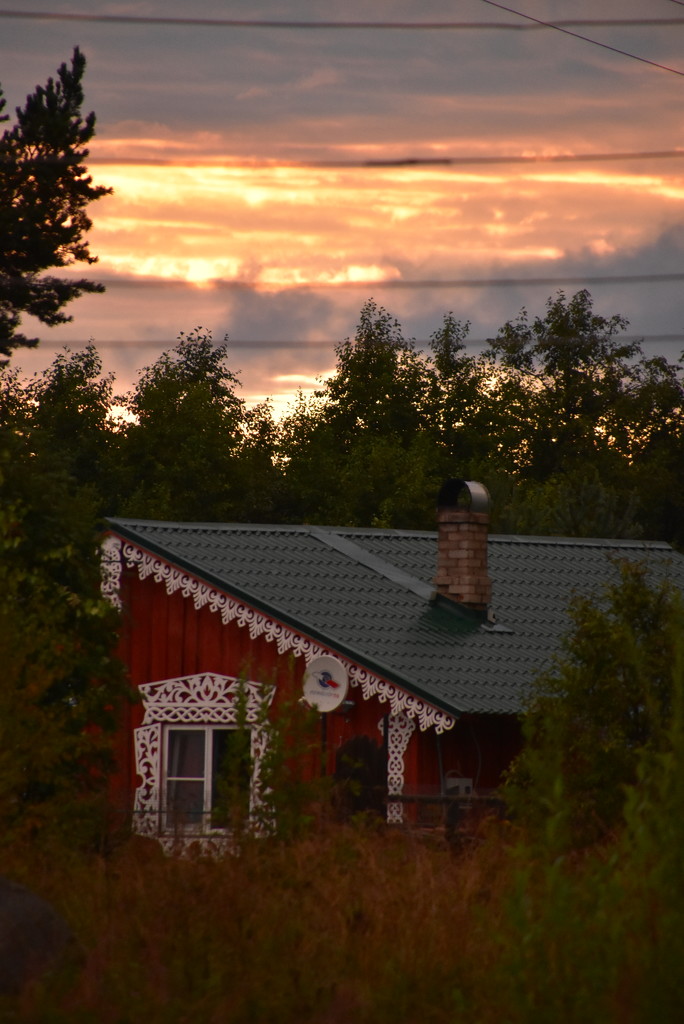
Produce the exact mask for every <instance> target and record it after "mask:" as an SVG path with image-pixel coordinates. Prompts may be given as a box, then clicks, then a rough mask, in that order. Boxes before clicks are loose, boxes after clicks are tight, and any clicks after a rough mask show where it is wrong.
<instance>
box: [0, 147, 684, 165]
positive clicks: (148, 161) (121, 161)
mask: <svg viewBox="0 0 684 1024" xmlns="http://www.w3.org/2000/svg"><path fill="white" fill-rule="evenodd" d="M681 157H684V149H655V150H637V151H634V152H626V153H554V154H550V155H547V154H543V153H541V154H518V155H509V156H454V157H449V156H445V157H398V158H396V159H387V160H275V159H264V160H254V159H249V160H226V161H222V160H220V158H218V159H217V158H212V157H206V158H204V159H199V160H198V159H191V160H184V159H182V158H177V157H176V158H174V157H170V158H165V157H116V158H109V157H105V156H100V157H88V165H91V164H107V165H108V166H110V167H128V166H140V167H209V168H211V167H214V168H216V167H220V168H221V169H227V170H232V169H236V170H249V169H250V168H254V169H255V170H263V169H266V170H268V169H269V168H273V169H274V170H276V169H280V168H283V167H292V168H294V169H296V168H302V169H312V170H317V169H321V170H327V169H330V170H345V169H347V168H349V169H368V170H374V169H377V170H383V169H388V170H394V169H395V168H396V169H401V168H408V169H409V170H410V169H411V168H413V167H425V168H429V167H437V168H439V167H472V166H478V165H481V166H486V165H490V164H491V165H501V164H546V163H551V164H553V163H558V164H561V163H599V162H604V161H611V160H671V159H678V158H681ZM9 159H10V158H9V157H7V158H6V162H7V161H9ZM56 159H57V158H50V157H48V158H46V160H45V161H44V162H51V161H53V160H56ZM38 162H43V161H42V160H41V161H38Z"/></svg>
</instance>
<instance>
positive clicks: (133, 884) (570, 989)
mask: <svg viewBox="0 0 684 1024" xmlns="http://www.w3.org/2000/svg"><path fill="white" fill-rule="evenodd" d="M661 784H662V783H661ZM671 790H672V792H674V790H673V789H672V787H671ZM647 818H648V814H647V812H646V811H645V810H644V808H643V806H642V807H640V809H639V810H636V809H635V810H634V821H633V822H632V823H631V824H630V825H628V826H627V828H626V831H625V833H624V834H622V835H620V836H616V837H615V838H614V839H613V840H611V842H609V843H606V844H605V845H604V846H603V847H602V848H600V849H594V850H592V851H591V852H589V853H587V852H585V853H583V854H582V855H581V856H580V855H577V856H561V857H556V858H552V857H549V856H547V855H546V852H545V851H544V849H543V845H542V846H540V845H539V844H538V843H537V844H536V845H535V844H534V843H531V842H530V841H528V840H527V839H525V838H524V837H522V836H520V835H518V834H516V833H515V831H514V830H513V829H512V828H511V826H507V825H505V824H504V825H502V824H501V823H496V824H495V825H492V828H491V831H490V833H489V834H488V835H484V836H483V837H480V839H479V840H478V842H477V843H474V844H473V845H472V846H471V847H470V848H467V849H465V850H460V851H459V852H458V853H457V854H454V853H452V851H451V850H450V849H449V848H448V846H447V844H446V842H444V840H443V839H441V838H438V837H437V836H435V837H432V838H431V837H425V836H424V835H413V834H411V833H410V832H404V831H393V830H391V829H387V828H386V827H384V826H378V825H377V824H365V823H359V824H354V825H330V824H325V823H320V824H319V825H318V827H317V828H316V830H315V832H312V833H310V834H308V835H301V836H298V837H296V838H294V839H292V840H290V841H287V842H283V841H282V840H276V839H268V838H267V839H257V840H254V841H246V842H245V843H244V845H243V847H242V850H241V853H240V855H239V856H227V857H225V858H224V859H220V860H209V859H196V860H193V859H180V858H168V857H165V856H164V855H163V854H162V853H161V850H160V849H159V848H158V847H157V846H156V844H155V843H153V842H151V841H148V840H142V839H132V840H129V841H127V842H125V843H124V844H123V845H121V846H120V847H119V848H118V849H117V850H116V851H115V852H114V853H110V854H109V855H108V856H107V857H102V856H94V855H90V856H84V855H74V854H72V855H68V854H66V853H65V852H64V851H62V853H61V854H58V853H55V851H54V850H53V851H51V852H50V854H49V855H47V853H46V852H45V853H43V854H41V853H38V852H36V851H31V850H28V849H27V850H23V851H15V852H14V855H13V856H12V857H10V856H9V854H8V853H6V854H5V855H4V857H5V863H4V864H0V870H3V871H4V872H5V873H6V874H10V875H11V876H13V877H14V878H16V879H18V880H20V881H23V882H25V883H28V884H30V885H31V886H32V887H33V888H34V889H36V890H37V891H38V892H40V894H41V895H43V896H46V897H47V898H49V899H51V900H52V901H53V903H54V904H55V905H56V906H57V908H58V909H59V910H60V911H61V913H62V914H63V915H64V917H65V918H66V920H67V921H68V923H69V924H70V926H71V928H72V929H73V932H74V934H75V936H76V940H77V948H76V950H75V952H74V953H73V955H72V956H71V958H70V959H69V960H68V961H67V962H66V963H64V964H63V965H62V966H61V967H60V969H59V970H57V971H55V972H54V973H53V974H52V975H51V976H48V977H46V978H44V979H43V980H41V981H40V982H39V983H37V984H36V985H35V986H34V987H33V988H31V989H29V990H28V991H26V992H24V993H23V995H22V997H21V998H20V999H16V1000H14V1001H11V1002H10V1001H6V1002H5V1004H4V1006H0V1010H2V1011H3V1012H4V1017H3V1016H2V1014H0V1019H3V1020H5V1019H6V1020H11V1021H17V1022H23V1021H30V1022H43V1021H44V1022H48V1024H51V1022H54V1024H91V1022H92V1024H95V1022H97V1024H124V1022H131V1024H137V1022H138V1021H140V1022H141V1024H142V1022H149V1024H157V1022H159V1024H162V1022H163V1024H175V1022H193V1024H194V1022H195V1021H203V1022H209V1024H213V1022H216V1024H223V1022H226V1024H232V1022H240V1024H242V1022H254V1024H281V1022H282V1024H290V1022H296V1024H357V1022H358V1024H366V1022H368V1024H370V1022H372V1024H384V1022H388V1024H390V1022H391V1024H414V1022H415V1024H423V1022H425V1024H442V1022H447V1021H448V1022H459V1021H468V1022H473V1021H477V1022H478V1024H480V1022H481V1024H494V1022H496V1024H502V1022H503V1024H547V1022H548V1024H565V1022H568V1024H570V1022H572V1024H575V1022H577V1024H580V1022H582V1024H583V1022H585V1021H587V1020H592V1021H598V1022H616V1024H623V1022H626V1024H651V1022H652V1021H658V1024H661V1022H665V1024H667V1022H670V1021H672V1022H675V1021H677V1022H679V1021H680V1020H681V1019H682V1017H683V1012H682V1010H683V1008H684V1005H683V1000H682V993H683V992H684V986H683V981H684V966H683V964H684V961H683V960H682V955H683V952H684V951H683V948H682V944H683V940H682V934H683V929H682V924H683V919H684V911H683V908H682V903H681V894H682V887H681V877H682V872H681V869H679V868H677V863H678V859H677V858H678V852H681V851H677V850H675V849H671V850H670V853H669V854H668V856H667V857H666V858H665V859H666V863H664V862H663V856H662V851H660V850H659V849H658V848H656V847H655V846H654V845H653V835H654V827H653V825H652V823H649V822H648V821H647V820H646V819H647ZM673 828H674V829H675V831H676V832H677V836H676V837H674V838H673V837H670V839H668V838H667V837H665V839H664V838H663V833H662V831H661V830H660V829H658V830H656V831H657V842H658V843H659V844H660V843H662V842H663V841H664V842H665V843H670V842H671V841H675V842H676V843H679V841H680V838H679V833H680V832H681V830H682V826H681V824H677V825H676V826H675V825H673ZM639 831H640V835H641V838H639V836H638V833H639ZM511 833H512V835H511Z"/></svg>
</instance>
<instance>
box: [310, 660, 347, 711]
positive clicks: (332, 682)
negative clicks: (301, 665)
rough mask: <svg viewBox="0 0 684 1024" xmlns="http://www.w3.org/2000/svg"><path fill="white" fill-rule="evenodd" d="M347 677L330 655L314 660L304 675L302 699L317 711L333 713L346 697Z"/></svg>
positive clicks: (339, 662)
mask: <svg viewBox="0 0 684 1024" xmlns="http://www.w3.org/2000/svg"><path fill="white" fill-rule="evenodd" d="M348 688H349V676H348V674H347V670H346V668H345V667H344V665H343V664H342V662H341V661H340V660H339V658H333V657H332V655H330V654H323V655H321V657H320V658H314V659H313V661H310V662H309V664H308V665H307V666H306V672H305V673H304V687H303V692H304V699H305V700H306V701H307V702H308V703H309V704H311V706H312V707H314V708H318V710H319V711H334V710H335V709H336V708H339V706H340V704H342V702H343V701H344V699H345V698H346V696H347V690H348Z"/></svg>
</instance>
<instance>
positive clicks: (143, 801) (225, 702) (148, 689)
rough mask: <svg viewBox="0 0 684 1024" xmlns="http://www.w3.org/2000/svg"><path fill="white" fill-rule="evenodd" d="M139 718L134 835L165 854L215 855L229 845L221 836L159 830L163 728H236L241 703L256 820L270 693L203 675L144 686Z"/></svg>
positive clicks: (260, 799)
mask: <svg viewBox="0 0 684 1024" xmlns="http://www.w3.org/2000/svg"><path fill="white" fill-rule="evenodd" d="M139 689H140V692H141V694H142V697H143V706H144V715H143V720H142V724H141V726H140V727H139V728H137V729H136V730H135V734H134V739H135V767H136V771H137V773H138V775H139V776H140V780H141V781H140V785H139V786H138V788H137V789H136V791H135V800H134V805H133V830H134V831H135V832H137V833H138V834H139V835H143V836H150V837H154V838H157V839H159V840H160V842H161V844H162V846H163V847H164V848H165V849H166V850H167V851H168V852H170V851H176V850H178V849H179V848H181V849H182V848H184V847H187V846H189V845H193V846H195V845H199V846H200V847H201V848H202V852H206V853H210V852H220V851H222V850H225V849H226V848H227V847H228V846H229V845H230V839H229V837H228V836H226V835H220V834H218V835H217V834H213V835H197V834H187V835H182V836H176V835H165V834H164V832H163V829H162V825H161V821H162V818H161V815H162V803H163V800H162V782H163V777H164V766H163V764H162V758H163V730H164V726H168V725H179V724H180V725H205V726H210V725H223V726H226V725H227V726H237V724H238V698H239V697H241V698H242V700H243V701H244V707H243V709H242V711H241V712H240V713H241V714H242V715H243V717H244V724H245V725H247V726H250V727H251V728H250V736H251V751H250V753H251V759H252V777H251V785H250V814H251V816H252V817H253V818H256V817H258V815H257V812H258V811H259V810H260V809H261V808H263V805H264V797H265V794H264V792H263V790H262V787H261V784H260V768H261V760H262V758H263V755H264V751H265V749H266V742H267V734H266V731H265V730H264V729H263V728H262V727H261V726H262V723H263V718H264V714H265V711H266V710H267V708H268V706H269V705H270V703H271V701H272V700H273V695H274V693H275V690H274V688H273V687H272V686H264V685H262V684H259V683H255V682H252V681H247V682H245V681H242V680H238V679H236V678H234V677H232V676H223V675H217V674H215V673H210V672H205V673H198V674H196V675H189V676H181V677H179V678H177V679H163V680H160V681H159V682H155V683H144V684H142V685H141V686H140V687H139Z"/></svg>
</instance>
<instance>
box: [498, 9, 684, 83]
mask: <svg viewBox="0 0 684 1024" xmlns="http://www.w3.org/2000/svg"><path fill="white" fill-rule="evenodd" d="M481 2H482V3H483V4H487V5H488V6H489V7H498V8H499V10H501V11H507V12H508V13H509V14H514V15H515V16H516V17H518V18H525V20H526V21H533V22H535V23H536V24H537V25H544V26H545V27H546V28H554V29H556V31H558V32H563V33H565V35H567V36H573V37H574V38H575V39H581V40H582V41H583V42H585V43H591V44H592V46H600V47H601V48H602V49H603V50H610V51H611V52H612V53H619V54H620V55H621V56H622V57H630V58H631V59H632V60H638V61H641V63H642V64H650V65H651V67H654V68H659V69H660V70H661V71H669V72H671V74H673V75H680V76H681V77H682V78H684V71H678V70H677V69H676V68H671V67H669V66H668V65H667V64H659V63H658V62H657V61H655V60H647V58H646V57H638V56H637V54H636V53H630V52H629V51H628V50H620V49H618V47H617V46H610V45H609V44H608V43H599V41H598V40H597V39H591V38H590V37H589V36H583V35H580V33H579V32H572V31H571V30H570V29H568V28H564V27H563V26H562V25H559V24H558V22H552V21H541V20H540V19H539V18H533V17H532V15H530V14H523V13H522V12H521V11H516V10H514V9H513V8H512V7H506V6H505V5H504V4H500V3H497V2H496V0H481Z"/></svg>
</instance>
